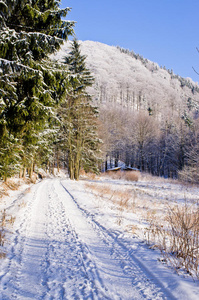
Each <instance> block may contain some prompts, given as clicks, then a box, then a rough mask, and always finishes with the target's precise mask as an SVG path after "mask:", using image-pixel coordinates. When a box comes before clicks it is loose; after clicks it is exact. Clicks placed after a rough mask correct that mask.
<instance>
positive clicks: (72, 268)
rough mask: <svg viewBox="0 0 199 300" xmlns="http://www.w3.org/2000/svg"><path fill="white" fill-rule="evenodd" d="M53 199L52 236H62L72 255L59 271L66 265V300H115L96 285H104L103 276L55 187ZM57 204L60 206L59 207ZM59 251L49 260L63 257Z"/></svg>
mask: <svg viewBox="0 0 199 300" xmlns="http://www.w3.org/2000/svg"><path fill="white" fill-rule="evenodd" d="M59 185H60V184H59ZM58 190H59V189H58ZM49 199H51V200H52V201H50V202H49V205H50V206H51V205H52V207H51V208H50V209H49V210H48V211H49V212H50V214H51V215H50V219H51V220H52V221H51V222H50V221H49V222H48V226H49V228H48V235H49V237H53V236H55V235H59V236H60V237H61V235H62V238H63V240H64V241H65V249H64V253H65V252H66V253H68V254H69V255H68V257H65V258H64V261H62V262H61V265H60V266H59V268H58V270H57V272H60V270H62V269H63V265H64V270H65V282H64V281H63V282H62V283H63V286H64V287H65V291H67V292H66V295H65V297H67V298H66V299H112V298H109V297H107V295H106V293H107V292H106V290H105V289H104V290H103V284H100V285H99V284H98V286H96V285H95V279H96V278H97V280H98V282H100V278H99V275H98V274H96V268H95V264H94V262H93V261H91V260H90V259H89V253H88V250H87V248H86V246H85V245H83V244H82V242H81V240H80V239H79V238H78V235H77V233H76V231H75V228H73V227H72V225H71V223H70V220H69V219H68V217H67V216H66V208H65V206H64V205H63V199H60V196H59V194H58V193H57V192H56V191H55V187H54V186H53V187H52V188H51V195H49ZM54 203H56V208H55V206H54ZM53 218H54V219H56V220H57V226H54V225H55V221H53ZM57 231H59V232H57ZM60 231H61V235H60ZM66 236H67V240H66ZM58 250H59V249H56V247H55V248H54V250H53V251H51V255H50V251H49V257H51V256H52V257H53V255H54V256H55V257H60V255H59V253H58ZM61 252H62V251H61ZM62 254H63V253H62ZM51 260H52V259H51ZM48 271H51V272H52V273H53V272H54V271H55V269H53V270H50V268H48ZM57 272H56V276H57ZM50 278H53V276H50V275H49V276H48V285H49V286H52V282H53V280H51V279H50ZM61 278H63V274H61V276H60V280H61ZM51 281H52V282H51ZM55 298H56V299H62V298H58V296H56V297H55ZM64 299H65V298H64Z"/></svg>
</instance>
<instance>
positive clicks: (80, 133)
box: [60, 39, 99, 180]
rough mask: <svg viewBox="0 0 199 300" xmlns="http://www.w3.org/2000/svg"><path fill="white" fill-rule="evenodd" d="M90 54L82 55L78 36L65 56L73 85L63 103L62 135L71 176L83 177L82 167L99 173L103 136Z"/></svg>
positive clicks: (61, 116)
mask: <svg viewBox="0 0 199 300" xmlns="http://www.w3.org/2000/svg"><path fill="white" fill-rule="evenodd" d="M85 60H86V57H85V56H84V55H82V54H81V51H80V44H79V43H78V41H77V40H76V39H74V40H73V42H72V44H71V51H70V53H69V55H68V56H67V57H65V64H67V65H68V68H69V71H70V84H71V88H70V90H69V92H68V96H67V98H66V101H65V102H64V103H63V104H62V105H61V111H60V119H61V124H62V127H61V134H62V136H64V137H65V147H66V148H67V152H68V168H69V176H70V178H71V179H76V180H78V179H79V174H80V168H81V167H82V168H84V169H85V170H86V171H94V172H97V171H98V168H97V163H98V155H99V139H98V137H97V133H96V122H97V110H96V108H95V107H93V106H92V99H91V97H90V95H89V94H88V92H87V90H86V89H87V87H88V86H91V85H92V83H93V81H94V78H93V76H92V75H91V73H90V71H89V70H88V69H87V67H86V62H85Z"/></svg>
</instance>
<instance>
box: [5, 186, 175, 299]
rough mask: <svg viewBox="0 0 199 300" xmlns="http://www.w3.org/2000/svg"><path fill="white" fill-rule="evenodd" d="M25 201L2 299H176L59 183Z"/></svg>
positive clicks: (38, 188)
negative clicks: (25, 204)
mask: <svg viewBox="0 0 199 300" xmlns="http://www.w3.org/2000/svg"><path fill="white" fill-rule="evenodd" d="M25 197H28V200H27V206H26V207H25V208H24V209H23V211H24V214H23V215H22V214H21V213H20V217H21V219H19V218H18V221H17V224H16V226H15V232H14V233H13V239H12V245H11V247H10V253H9V256H8V258H7V259H6V264H7V267H5V268H4V272H3V274H1V275H0V282H1V285H0V292H1V295H2V299H4V300H7V299H8V300H11V299H20V300H23V299H42V300H43V299H44V300H49V299H56V300H59V299H66V300H73V299H75V300H76V299H77V300H78V299H79V300H80V299H82V300H83V299H89V300H90V299H93V300H104V299H108V300H113V299H114V300H119V299H122V300H124V299H133V300H136V299H139V300H140V299H156V300H157V299H174V297H172V295H169V293H168V292H167V291H166V289H164V288H163V287H162V286H161V284H159V282H158V280H156V278H154V277H153V276H152V274H151V273H150V272H148V271H147V270H146V268H145V266H142V264H141V263H140V261H138V260H136V257H134V256H133V253H132V252H131V251H132V249H131V250H129V249H128V247H127V245H125V244H124V243H123V241H121V240H120V238H119V235H118V233H114V232H113V233H112V232H109V231H108V230H107V229H106V228H105V227H104V226H102V225H101V224H100V223H99V222H97V221H96V220H95V216H94V215H92V214H91V213H89V212H88V211H86V210H85V209H83V208H82V207H80V205H79V204H78V202H77V200H76V199H75V198H74V197H73V196H72V194H70V191H69V190H68V189H67V188H66V187H65V186H64V185H63V184H60V181H59V180H44V181H42V182H41V183H39V184H37V185H35V186H33V187H32V194H29V195H26V196H25ZM78 218H79V219H78ZM87 234H88V235H87ZM149 295H150V298H149ZM164 295H166V296H164ZM169 296H170V297H169Z"/></svg>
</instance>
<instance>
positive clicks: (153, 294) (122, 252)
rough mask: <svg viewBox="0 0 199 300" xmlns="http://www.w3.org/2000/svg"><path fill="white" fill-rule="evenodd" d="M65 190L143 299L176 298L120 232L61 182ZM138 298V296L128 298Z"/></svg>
mask: <svg viewBox="0 0 199 300" xmlns="http://www.w3.org/2000/svg"><path fill="white" fill-rule="evenodd" d="M61 185H62V186H63V188H64V189H65V191H66V192H67V193H68V194H69V196H70V197H71V199H72V200H73V202H74V203H75V205H76V207H77V209H78V210H79V211H81V212H82V214H83V215H84V217H85V218H86V219H87V220H88V222H89V224H90V225H91V226H92V228H93V230H94V231H95V232H96V233H97V235H98V236H99V238H100V239H101V240H102V241H103V243H104V244H105V245H106V246H107V249H109V252H110V255H111V256H112V257H113V258H114V260H117V261H118V262H119V264H120V267H121V270H122V272H123V273H124V274H125V275H127V276H130V277H131V278H132V286H133V287H134V288H136V290H137V291H138V293H139V295H140V297H141V298H143V299H169V300H171V299H173V300H174V299H176V298H175V297H174V296H173V295H172V293H171V292H170V291H169V290H168V289H166V288H165V287H164V286H163V284H162V283H161V282H160V281H159V279H158V278H157V277H156V276H154V274H153V273H152V272H151V271H150V270H149V269H148V268H147V267H146V266H145V265H144V264H143V263H142V262H141V261H140V260H139V259H138V258H137V257H136V255H135V254H134V253H133V250H132V248H130V247H128V245H126V244H125V242H123V241H122V240H121V239H120V235H121V234H120V233H118V232H110V231H109V230H107V229H106V228H105V227H104V226H103V225H101V224H100V223H99V222H98V221H96V220H95V216H94V215H93V214H91V213H90V212H88V211H87V210H86V209H84V208H82V207H81V206H80V204H79V203H78V200H77V199H76V198H75V197H74V196H73V195H72V194H71V193H70V191H69V190H68V189H67V188H66V186H65V185H64V184H63V182H61ZM128 299H136V298H128Z"/></svg>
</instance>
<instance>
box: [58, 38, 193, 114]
mask: <svg viewBox="0 0 199 300" xmlns="http://www.w3.org/2000/svg"><path fill="white" fill-rule="evenodd" d="M80 43H81V51H82V54H84V55H86V56H87V60H86V61H87V66H88V68H89V69H90V70H91V71H92V73H93V74H94V77H95V85H94V87H93V89H92V94H94V96H95V99H96V100H97V101H98V102H100V103H105V102H114V103H119V104H122V106H130V107H132V108H133V109H136V110H139V109H141V108H142V109H149V107H150V108H151V109H152V110H153V111H156V112H161V111H164V112H165V109H168V107H170V108H171V107H172V108H174V109H175V110H178V111H180V112H182V111H184V110H186V108H187V101H188V99H189V101H190V99H191V101H192V102H193V103H198V101H199V87H198V84H197V83H194V82H193V81H192V80H191V79H189V78H187V79H183V78H181V77H179V76H176V75H175V74H173V72H172V71H168V70H165V69H163V68H160V67H159V66H158V64H156V63H153V62H151V61H148V60H147V59H143V58H141V57H140V56H139V55H138V56H137V55H135V54H133V52H129V51H125V50H123V49H120V48H119V47H114V46H108V45H105V44H102V43H99V42H93V41H84V42H80ZM69 44H70V43H69V42H68V43H65V44H64V46H63V47H62V48H61V50H60V51H59V52H58V53H57V54H56V55H55V59H57V60H60V61H62V59H63V57H64V56H66V55H67V53H68V51H69V50H68V48H69ZM196 105H197V104H196Z"/></svg>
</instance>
